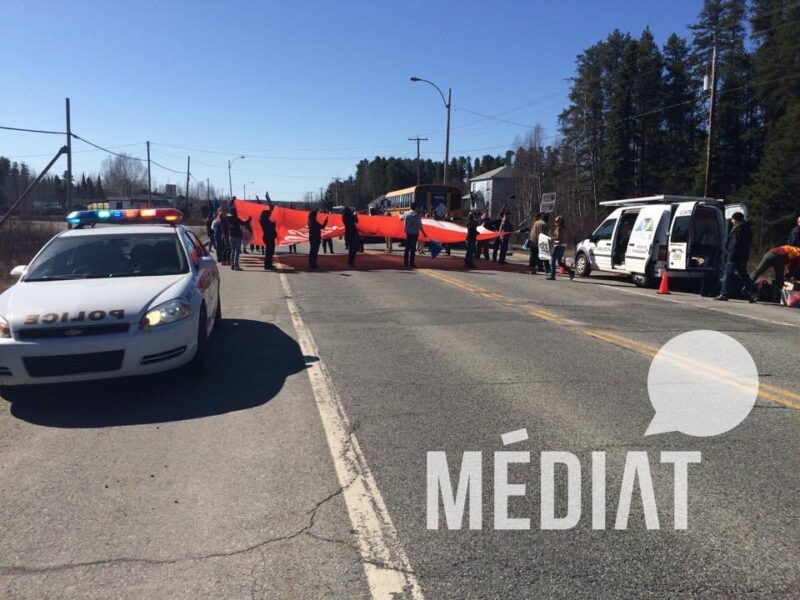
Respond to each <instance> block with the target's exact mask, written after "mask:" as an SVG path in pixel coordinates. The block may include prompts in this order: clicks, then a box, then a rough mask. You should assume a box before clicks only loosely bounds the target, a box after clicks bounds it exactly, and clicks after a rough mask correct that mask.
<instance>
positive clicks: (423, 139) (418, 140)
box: [408, 136, 428, 185]
mask: <svg viewBox="0 0 800 600" xmlns="http://www.w3.org/2000/svg"><path fill="white" fill-rule="evenodd" d="M408 141H409V142H414V141H416V142H417V185H419V143H420V142H427V141H428V138H421V137H419V136H417V137H413V138H408Z"/></svg>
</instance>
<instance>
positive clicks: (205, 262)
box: [197, 256, 216, 271]
mask: <svg viewBox="0 0 800 600" xmlns="http://www.w3.org/2000/svg"><path fill="white" fill-rule="evenodd" d="M215 262H216V261H215V260H214V259H213V258H211V257H210V256H201V257H200V262H199V263H198V267H197V269H198V270H199V271H202V270H203V269H210V268H211V267H212V265H213V264H214V263H215Z"/></svg>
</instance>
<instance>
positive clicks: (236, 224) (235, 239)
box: [225, 206, 252, 271]
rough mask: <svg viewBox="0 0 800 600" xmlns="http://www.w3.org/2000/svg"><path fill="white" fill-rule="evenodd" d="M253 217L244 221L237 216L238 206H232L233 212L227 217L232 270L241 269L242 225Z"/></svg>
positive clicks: (246, 223)
mask: <svg viewBox="0 0 800 600" xmlns="http://www.w3.org/2000/svg"><path fill="white" fill-rule="evenodd" d="M251 220H252V217H250V218H248V219H247V221H242V220H241V219H240V218H239V217H238V216H236V207H235V206H234V207H231V213H230V214H229V215H228V216H227V217H225V221H226V222H227V223H228V237H229V238H230V244H231V271H241V269H240V268H239V255H240V253H241V252H242V236H243V234H242V227H244V226H246V225H248V224H249V223H250V221H251Z"/></svg>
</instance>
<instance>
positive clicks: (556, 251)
mask: <svg viewBox="0 0 800 600" xmlns="http://www.w3.org/2000/svg"><path fill="white" fill-rule="evenodd" d="M566 250H567V247H566V246H553V250H552V251H551V252H550V277H551V279H555V278H556V271H557V270H558V267H560V266H561V263H562V262H563V261H564V252H566Z"/></svg>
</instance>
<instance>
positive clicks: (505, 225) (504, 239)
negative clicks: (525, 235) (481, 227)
mask: <svg viewBox="0 0 800 600" xmlns="http://www.w3.org/2000/svg"><path fill="white" fill-rule="evenodd" d="M498 231H502V232H503V235H501V236H500V237H498V238H496V239H495V243H494V251H493V253H492V261H497V264H500V265H504V264H506V253H507V252H508V242H509V239H510V237H511V234H512V233H514V224H513V223H512V222H511V213H510V212H509V211H504V212H502V213H500V227H499V229H498ZM498 250H499V252H500V260H497V252H498Z"/></svg>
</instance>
